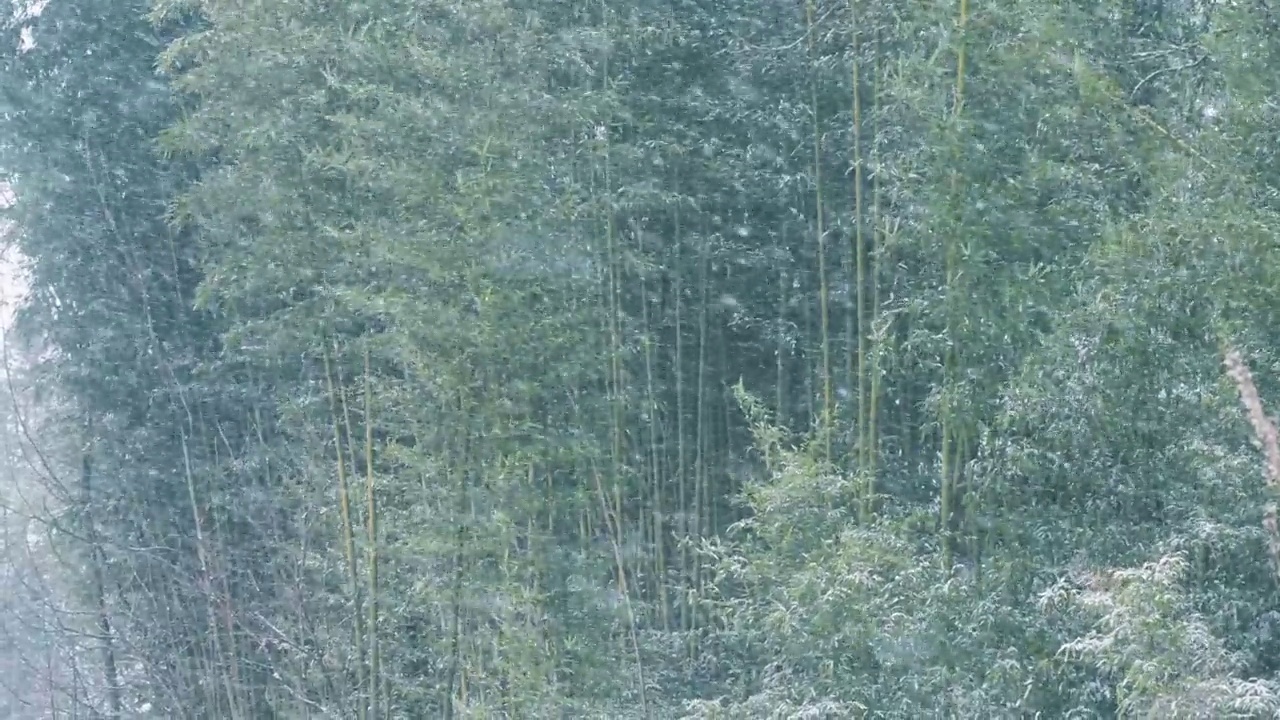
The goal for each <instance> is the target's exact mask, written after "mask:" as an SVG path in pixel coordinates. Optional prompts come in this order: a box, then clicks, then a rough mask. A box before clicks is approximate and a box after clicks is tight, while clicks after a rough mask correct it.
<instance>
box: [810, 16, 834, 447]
mask: <svg viewBox="0 0 1280 720" xmlns="http://www.w3.org/2000/svg"><path fill="white" fill-rule="evenodd" d="M805 20H806V24H807V27H808V36H809V59H810V62H811V63H812V69H811V73H812V76H811V77H810V85H809V101H810V111H811V112H812V113H813V184H814V190H813V196H814V218H815V223H816V227H815V231H814V234H815V236H816V238H817V242H818V322H819V324H820V327H819V332H820V333H821V335H822V419H821V427H822V435H823V441H822V442H823V452H824V455H825V458H826V461H827V462H828V463H830V462H831V435H832V423H833V421H834V408H833V403H832V396H831V338H830V336H829V334H830V309H829V308H828V299H829V298H828V296H829V294H830V293H829V288H828V287H827V237H826V236H827V233H826V227H825V226H824V224H823V222H824V217H823V208H822V122H821V118H820V117H819V115H818V73H817V69H818V56H817V34H818V29H817V27H816V25H815V20H814V2H813V0H808V1H807V2H806V3H805Z"/></svg>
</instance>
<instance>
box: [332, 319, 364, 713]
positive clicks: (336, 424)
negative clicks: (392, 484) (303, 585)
mask: <svg viewBox="0 0 1280 720" xmlns="http://www.w3.org/2000/svg"><path fill="white" fill-rule="evenodd" d="M334 351H335V353H336V352H337V344H336V343H335V344H334ZM322 355H323V357H324V374H325V381H326V383H327V386H328V389H329V411H330V413H331V414H332V416H333V443H334V448H335V450H336V451H337V453H338V459H337V469H338V511H339V520H340V522H341V529H340V532H341V534H342V546H343V550H344V552H345V555H346V559H347V576H348V581H349V582H350V592H351V598H352V602H353V603H354V605H355V623H354V627H353V628H352V634H353V637H352V645H353V646H354V647H355V648H356V650H357V654H358V659H357V662H356V687H357V688H359V689H360V690H359V693H357V694H360V693H363V692H364V687H365V683H364V627H363V626H364V622H363V618H362V617H361V614H360V612H361V611H360V575H359V572H358V569H357V567H356V544H355V533H354V532H353V530H352V525H351V497H350V493H349V491H348V487H347V464H346V462H345V460H344V459H343V456H342V429H341V420H340V416H339V414H338V392H337V390H336V389H335V387H334V382H333V370H332V367H331V364H330V362H329V352H328V350H324V351H322ZM357 703H358V704H357V706H356V714H357V716H358V717H360V718H362V719H363V718H365V717H366V715H367V704H366V703H365V702H363V701H361V700H357Z"/></svg>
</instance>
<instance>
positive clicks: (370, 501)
mask: <svg viewBox="0 0 1280 720" xmlns="http://www.w3.org/2000/svg"><path fill="white" fill-rule="evenodd" d="M372 385H373V380H372V378H371V377H370V372H369V346H368V345H367V344H366V345H365V349H364V469H365V512H366V515H367V518H368V523H367V532H368V534H369V538H368V543H369V545H368V557H367V559H366V561H365V563H366V564H367V565H368V567H369V718H370V720H377V718H378V696H379V694H380V692H381V688H380V687H379V686H378V685H379V677H380V676H381V663H382V655H381V648H379V646H378V504H377V493H376V492H375V488H374V475H373V409H372V408H373V401H372V395H373V388H372Z"/></svg>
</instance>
